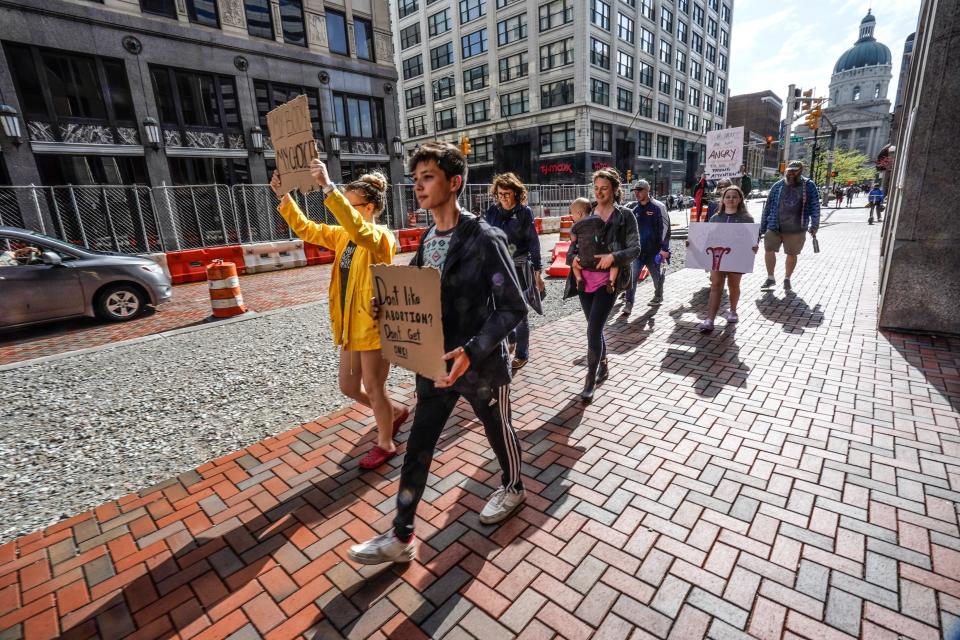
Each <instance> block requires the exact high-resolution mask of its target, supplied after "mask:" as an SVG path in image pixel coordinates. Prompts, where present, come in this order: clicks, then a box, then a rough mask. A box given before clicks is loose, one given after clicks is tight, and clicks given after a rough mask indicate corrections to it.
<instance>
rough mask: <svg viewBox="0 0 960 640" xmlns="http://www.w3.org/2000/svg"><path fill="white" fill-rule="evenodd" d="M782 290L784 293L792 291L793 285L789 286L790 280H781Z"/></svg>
mask: <svg viewBox="0 0 960 640" xmlns="http://www.w3.org/2000/svg"><path fill="white" fill-rule="evenodd" d="M783 290H784V291H792V290H793V285H791V284H790V278H784V279H783Z"/></svg>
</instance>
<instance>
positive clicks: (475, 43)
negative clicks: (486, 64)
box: [460, 28, 487, 60]
mask: <svg viewBox="0 0 960 640" xmlns="http://www.w3.org/2000/svg"><path fill="white" fill-rule="evenodd" d="M460 49H461V53H462V58H463V59H464V60H466V59H467V58H471V57H473V56H478V55H480V54H481V53H483V52H485V51H486V50H487V30H486V28H484V29H480V30H479V31H474V32H473V33H468V34H467V35H465V36H462V37H461V38H460Z"/></svg>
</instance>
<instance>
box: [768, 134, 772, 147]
mask: <svg viewBox="0 0 960 640" xmlns="http://www.w3.org/2000/svg"><path fill="white" fill-rule="evenodd" d="M767 149H773V136H767Z"/></svg>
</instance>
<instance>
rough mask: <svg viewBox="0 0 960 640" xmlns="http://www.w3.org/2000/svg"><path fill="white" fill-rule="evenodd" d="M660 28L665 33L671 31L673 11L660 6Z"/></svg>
mask: <svg viewBox="0 0 960 640" xmlns="http://www.w3.org/2000/svg"><path fill="white" fill-rule="evenodd" d="M660 28H661V29H663V30H664V31H666V32H667V33H673V12H672V11H670V10H669V9H665V8H664V7H660Z"/></svg>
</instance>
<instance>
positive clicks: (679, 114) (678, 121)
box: [673, 108, 686, 127]
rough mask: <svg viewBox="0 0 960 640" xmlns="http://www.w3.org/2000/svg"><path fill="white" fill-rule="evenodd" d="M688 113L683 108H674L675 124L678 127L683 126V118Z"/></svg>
mask: <svg viewBox="0 0 960 640" xmlns="http://www.w3.org/2000/svg"><path fill="white" fill-rule="evenodd" d="M685 115H686V114H684V113H683V109H677V108H674V110H673V125H674V126H676V127H682V126H683V118H684V116H685Z"/></svg>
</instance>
